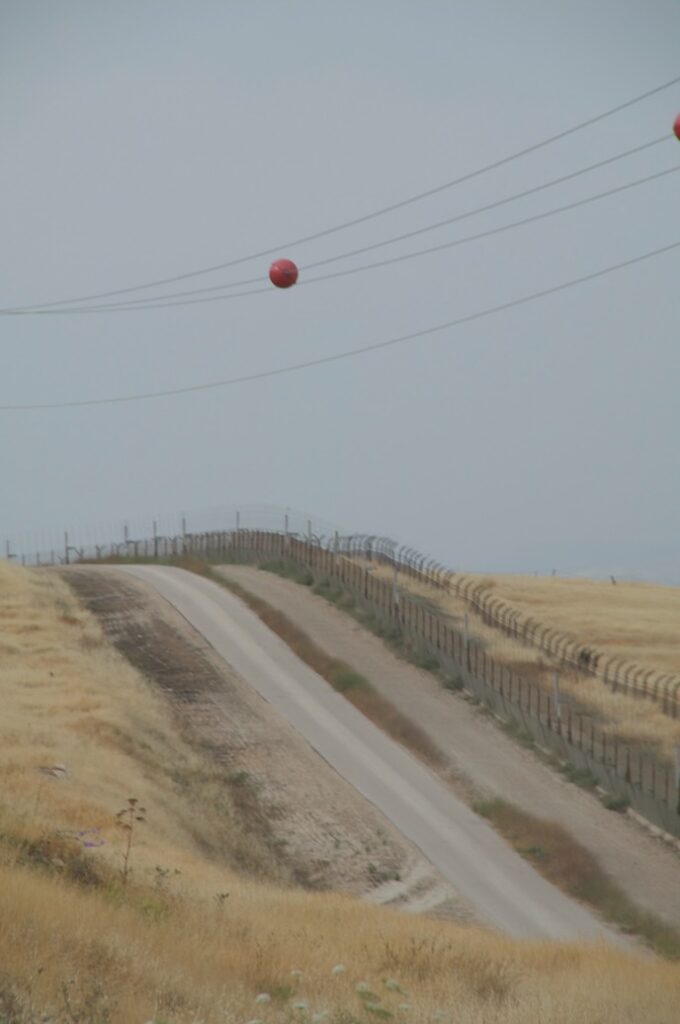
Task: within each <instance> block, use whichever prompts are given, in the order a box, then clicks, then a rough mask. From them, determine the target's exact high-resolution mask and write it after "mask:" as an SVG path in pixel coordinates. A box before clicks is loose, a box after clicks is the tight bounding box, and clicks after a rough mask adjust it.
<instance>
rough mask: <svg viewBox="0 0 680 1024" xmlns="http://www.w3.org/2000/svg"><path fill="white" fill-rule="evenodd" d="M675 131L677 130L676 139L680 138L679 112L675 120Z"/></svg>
mask: <svg viewBox="0 0 680 1024" xmlns="http://www.w3.org/2000/svg"><path fill="white" fill-rule="evenodd" d="M673 131H674V132H675V137H676V139H680V114H678V116H677V117H676V119H675V121H674V122H673Z"/></svg>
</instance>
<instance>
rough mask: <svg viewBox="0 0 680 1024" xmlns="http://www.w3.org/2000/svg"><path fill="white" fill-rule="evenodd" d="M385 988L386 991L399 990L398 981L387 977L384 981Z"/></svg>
mask: <svg viewBox="0 0 680 1024" xmlns="http://www.w3.org/2000/svg"><path fill="white" fill-rule="evenodd" d="M385 988H386V989H387V991H388V992H401V988H400V987H399V982H398V981H397V980H396V978H388V979H387V981H386V982H385Z"/></svg>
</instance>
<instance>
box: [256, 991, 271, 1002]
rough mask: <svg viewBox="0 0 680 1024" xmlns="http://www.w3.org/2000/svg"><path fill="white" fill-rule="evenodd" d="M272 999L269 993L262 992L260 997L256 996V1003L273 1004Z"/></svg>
mask: <svg viewBox="0 0 680 1024" xmlns="http://www.w3.org/2000/svg"><path fill="white" fill-rule="evenodd" d="M271 1001H272V997H271V996H270V995H269V993H267V992H260V994H259V995H258V996H255V1002H256V1003H271Z"/></svg>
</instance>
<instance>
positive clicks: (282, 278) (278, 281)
mask: <svg viewBox="0 0 680 1024" xmlns="http://www.w3.org/2000/svg"><path fill="white" fill-rule="evenodd" d="M297 279H298V268H297V267H296V266H295V264H294V263H293V261H292V260H274V262H273V263H272V265H271V267H270V268H269V280H270V281H271V283H272V284H275V285H276V287H277V288H290V286H291V285H293V284H295V282H296V281H297Z"/></svg>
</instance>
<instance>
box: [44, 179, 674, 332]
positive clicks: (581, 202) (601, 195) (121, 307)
mask: <svg viewBox="0 0 680 1024" xmlns="http://www.w3.org/2000/svg"><path fill="white" fill-rule="evenodd" d="M678 171H680V165H679V166H677V167H669V168H667V169H666V170H663V171H657V173H656V174H649V175H647V176H646V177H644V178H638V179H637V180H635V181H631V182H628V183H627V184H625V185H617V186H616V187H615V188H610V189H607V190H606V191H604V192H598V193H596V194H595V195H592V196H586V197H585V198H584V199H577V200H575V201H574V202H571V203H565V204H564V205H563V206H558V207H555V208H553V209H552V210H545V211H543V212H542V213H535V214H532V215H530V216H528V217H522V218H521V220H516V221H512V222H511V223H510V224H502V225H500V226H499V227H495V228H489V229H488V230H486V231H480V232H477V233H476V234H474V235H466V236H465V237H464V238H456V239H454V240H453V241H451V242H442V243H440V244H439V245H432V246H428V248H426V249H418V250H416V251H415V252H409V253H404V254H402V255H400V256H392V257H390V258H387V259H383V260H376V261H374V262H373V263H363V264H361V265H360V266H358V267H349V268H348V269H346V270H336V271H333V272H331V273H330V274H320V275H318V276H317V277H311V278H307V279H305V280H302V281H300V282H299V283H298V285H297V286H296V287H305V286H307V285H310V284H317V283H318V282H320V281H330V280H334V279H335V278H338V277H348V276H349V275H351V274H359V273H363V272H364V271H365V270H375V269H377V268H378V267H388V266H392V265H393V264H395V263H403V262H405V261H406V260H411V259H415V258H417V257H419V256H428V255H430V254H432V253H436V252H442V251H444V250H446V249H454V248H456V247H458V246H461V245H466V244H467V243H469V242H477V241H479V240H481V239H483V238H491V237H493V236H494V235H500V234H503V233H504V232H506V231H511V230H513V229H514V228H518V227H524V226H525V225H527V224H533V223H535V222H536V221H540V220H545V219H546V218H548V217H554V216H556V215H557V214H560V213H565V212H567V211H568V210H575V209H577V208H578V207H581V206H587V205H588V204H590V203H594V202H596V201H598V200H600V199H605V198H608V197H609V196H613V195H616V194H617V193H620V192H626V191H628V190H629V189H631V188H637V187H638V186H639V185H645V184H647V183H649V182H650V181H656V180H657V179H658V178H664V177H666V176H667V175H670V174H677V172H678ZM464 216H467V215H466V214H462V215H461V217H464ZM454 219H460V218H454ZM418 233H419V232H417V231H416V232H413V234H418ZM373 248H378V246H377V245H376V246H367V247H365V248H364V249H361V250H357V251H356V252H353V253H352V254H351V255H357V254H358V253H359V252H365V251H370V250H371V249H373ZM339 258H340V257H331V258H330V259H328V260H319V261H317V263H313V264H309V265H308V266H307V267H306V268H305V269H309V268H310V267H316V266H323V265H324V264H327V263H332V262H334V260H335V259H339ZM256 281H258V282H259V278H257V279H256ZM199 291H202V289H199ZM266 293H269V294H271V293H272V289H271V288H270V287H268V286H267V287H264V288H253V289H251V290H250V291H245V292H231V293H230V294H228V295H212V296H204V297H203V298H200V299H178V300H176V301H175V300H172V301H158V302H154V301H153V300H151V299H146V300H144V302H145V305H138V302H139V300H135V301H134V302H131V303H128V302H121V303H116V304H112V305H110V306H80V307H75V308H73V309H62V310H43V311H38V312H35V313H33V314H31V315H38V314H39V313H42V315H48V314H53V315H62V316H65V315H70V314H76V313H78V314H81V313H85V314H87V313H136V312H138V311H139V310H140V309H142V310H144V309H167V308H169V307H172V306H191V305H201V304H204V303H208V302H224V301H227V300H231V299H238V298H243V297H245V296H249V295H263V294H266ZM189 294H192V293H191V292H189Z"/></svg>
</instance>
